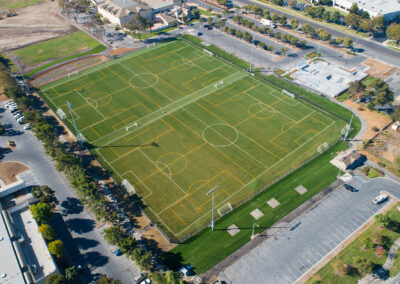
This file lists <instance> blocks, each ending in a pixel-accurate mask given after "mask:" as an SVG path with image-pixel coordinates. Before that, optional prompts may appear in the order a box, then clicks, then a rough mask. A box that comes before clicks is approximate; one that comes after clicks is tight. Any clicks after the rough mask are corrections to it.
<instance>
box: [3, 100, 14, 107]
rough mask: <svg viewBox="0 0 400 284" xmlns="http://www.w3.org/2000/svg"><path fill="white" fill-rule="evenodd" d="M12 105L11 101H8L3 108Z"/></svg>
mask: <svg viewBox="0 0 400 284" xmlns="http://www.w3.org/2000/svg"><path fill="white" fill-rule="evenodd" d="M12 104H15V103H14V102H13V101H9V102H8V103H6V104H5V106H6V107H7V108H8V107H9V106H10V105H12Z"/></svg>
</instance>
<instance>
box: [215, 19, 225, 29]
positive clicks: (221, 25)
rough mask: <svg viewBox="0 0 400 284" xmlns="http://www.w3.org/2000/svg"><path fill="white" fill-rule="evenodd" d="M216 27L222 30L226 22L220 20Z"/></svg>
mask: <svg viewBox="0 0 400 284" xmlns="http://www.w3.org/2000/svg"><path fill="white" fill-rule="evenodd" d="M215 26H216V27H217V28H219V29H222V28H223V27H224V26H225V21H222V20H219V21H217V22H216V23H215Z"/></svg>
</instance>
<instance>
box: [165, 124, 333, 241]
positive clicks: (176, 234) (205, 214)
mask: <svg viewBox="0 0 400 284" xmlns="http://www.w3.org/2000/svg"><path fill="white" fill-rule="evenodd" d="M335 123H336V121H333V122H331V124H329V125H327V126H326V127H325V128H324V129H322V130H321V131H320V132H318V133H317V134H315V135H314V136H313V137H311V138H310V139H308V140H307V141H306V142H304V143H303V144H302V145H300V146H299V147H297V148H296V149H294V150H293V151H292V152H290V153H289V154H287V155H286V156H285V157H283V158H282V159H281V160H279V161H277V162H276V163H275V164H273V165H272V166H271V167H270V168H269V169H271V168H273V167H275V166H276V165H277V164H278V163H280V162H282V161H283V160H285V159H286V158H287V157H289V156H291V155H292V154H293V153H295V152H296V151H298V150H299V149H300V148H302V147H303V146H304V145H305V144H307V143H309V142H310V141H311V140H313V139H314V138H315V137H317V136H318V135H320V134H321V133H322V132H324V131H325V130H326V129H328V128H329V127H331V126H332V125H333V124H335ZM269 169H266V170H265V171H264V172H262V173H261V174H259V175H258V176H257V177H255V178H254V179H252V180H251V181H250V182H248V183H247V184H246V185H244V186H243V187H241V188H239V189H238V190H236V191H235V192H233V193H232V194H231V195H230V196H229V197H227V198H225V199H224V200H222V201H221V202H220V203H218V204H216V205H215V207H218V206H220V205H221V204H223V203H224V202H226V201H228V200H229V199H230V198H232V197H233V196H234V195H235V194H237V193H238V192H240V191H242V190H243V189H244V188H246V187H247V186H248V185H249V184H250V183H251V182H253V181H254V180H257V179H259V178H260V177H261V176H263V175H264V174H265V173H266V172H267V171H268V170H269ZM210 213H211V210H209V211H208V212H206V213H204V214H203V216H201V217H199V218H198V219H197V220H196V221H194V222H193V223H191V224H190V225H188V226H187V227H186V228H185V229H183V230H181V231H180V232H178V233H175V232H173V234H174V235H175V236H178V235H180V234H182V233H183V232H185V231H186V230H188V229H189V228H190V227H191V226H193V225H194V224H196V223H197V222H199V221H200V220H201V219H203V218H205V217H206V216H207V215H209V214H210Z"/></svg>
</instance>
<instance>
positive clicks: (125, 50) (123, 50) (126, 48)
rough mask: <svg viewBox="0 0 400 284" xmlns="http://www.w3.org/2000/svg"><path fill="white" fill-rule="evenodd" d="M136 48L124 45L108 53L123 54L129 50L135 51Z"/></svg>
mask: <svg viewBox="0 0 400 284" xmlns="http://www.w3.org/2000/svg"><path fill="white" fill-rule="evenodd" d="M134 50H136V48H129V47H124V46H123V47H119V48H116V49H114V50H111V51H109V52H108V54H110V55H122V54H125V53H127V52H130V51H134Z"/></svg>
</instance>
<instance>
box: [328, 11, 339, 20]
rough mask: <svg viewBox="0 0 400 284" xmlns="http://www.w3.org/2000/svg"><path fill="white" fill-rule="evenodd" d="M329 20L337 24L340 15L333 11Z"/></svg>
mask: <svg viewBox="0 0 400 284" xmlns="http://www.w3.org/2000/svg"><path fill="white" fill-rule="evenodd" d="M329 20H330V21H331V22H333V23H337V22H339V20H340V13H339V12H338V11H334V12H333V13H331V15H330V17H329Z"/></svg>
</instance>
